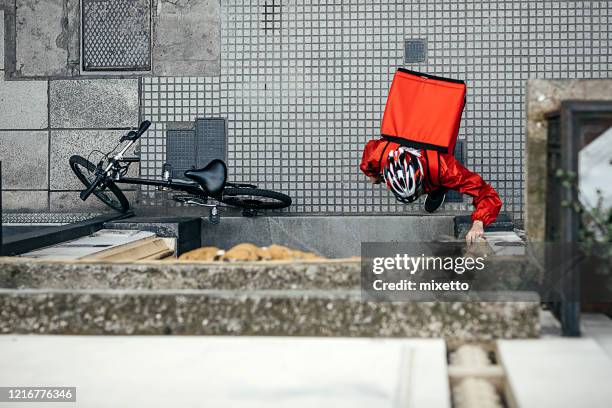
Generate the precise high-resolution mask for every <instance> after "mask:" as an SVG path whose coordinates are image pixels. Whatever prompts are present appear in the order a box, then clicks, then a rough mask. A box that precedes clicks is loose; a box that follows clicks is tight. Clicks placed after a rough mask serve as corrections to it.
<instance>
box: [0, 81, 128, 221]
mask: <svg viewBox="0 0 612 408" xmlns="http://www.w3.org/2000/svg"><path fill="white" fill-rule="evenodd" d="M138 116H139V102H138V80H137V79H93V80H50V81H40V80H30V81H7V80H1V81H0V160H2V162H3V190H4V191H3V207H4V209H5V210H7V211H20V212H51V213H63V212H101V211H108V209H107V208H106V207H104V205H103V204H102V203H100V202H99V201H98V200H96V199H95V197H92V199H90V200H88V201H87V202H82V201H81V200H80V199H79V197H78V194H77V192H78V191H79V190H81V189H82V185H81V184H80V182H79V181H78V179H77V178H76V177H75V176H74V175H73V173H72V170H71V169H70V166H69V164H68V159H69V158H70V156H72V155H73V154H79V155H82V156H84V157H87V156H88V155H89V154H90V152H92V151H93V150H98V151H100V152H105V153H106V152H108V151H110V150H111V149H113V148H114V147H115V146H116V145H117V143H118V142H119V138H120V137H121V136H122V135H123V134H124V133H125V132H126V131H127V130H128V129H130V128H133V127H136V126H137V125H138V120H139V117H138ZM99 157H100V155H99V153H94V154H93V155H92V158H91V160H92V161H94V162H95V161H97V160H99ZM131 171H132V175H138V174H139V172H138V166H137V165H133V166H132V170H131ZM127 195H128V198H131V199H132V200H133V199H134V198H135V192H134V191H130V190H129V189H128V191H127Z"/></svg>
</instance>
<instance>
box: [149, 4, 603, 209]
mask: <svg viewBox="0 0 612 408" xmlns="http://www.w3.org/2000/svg"><path fill="white" fill-rule="evenodd" d="M266 3H272V0H268V1H267V2H265V1H249V0H245V1H238V0H236V1H234V0H222V1H221V19H222V29H221V75H220V76H219V77H199V78H176V77H172V78H144V79H143V84H142V109H141V113H142V115H143V116H144V117H145V118H148V119H151V120H153V121H154V122H155V127H154V128H153V129H152V131H151V132H149V136H148V137H147V138H145V139H144V140H143V146H142V158H143V163H142V169H141V171H142V173H143V175H150V176H153V175H157V174H158V173H159V169H160V168H161V164H162V163H163V162H164V153H165V152H164V148H165V142H164V130H165V128H166V123H167V122H173V121H191V120H194V119H195V118H196V117H205V116H223V117H225V118H227V119H228V159H229V163H228V164H229V166H230V174H231V177H232V178H233V179H234V180H235V181H250V182H255V183H258V184H260V185H262V186H265V187H267V188H272V189H278V190H282V191H285V192H287V193H288V194H290V195H291V196H292V197H293V198H294V203H295V204H294V205H293V206H292V208H291V209H290V210H289V211H291V212H296V213H377V212H385V213H393V212H410V211H415V210H417V209H418V208H419V206H418V205H417V204H414V205H409V206H406V205H400V204H398V203H396V202H395V201H394V200H393V199H392V197H391V196H390V195H389V194H388V193H387V192H386V191H384V190H383V189H382V188H378V187H376V188H372V187H371V186H370V185H369V184H368V183H367V182H366V181H365V180H364V177H363V176H362V175H361V174H360V173H359V171H358V164H359V160H360V157H361V148H362V146H363V145H364V143H365V142H366V141H367V140H369V139H370V138H372V137H374V136H377V135H378V134H379V126H380V119H381V114H382V111H383V108H384V103H385V99H386V94H387V91H388V87H389V84H390V80H391V78H392V75H393V73H394V71H395V70H396V68H397V67H400V66H407V67H408V68H411V69H415V70H421V71H425V72H429V73H434V74H438V75H443V76H451V77H456V78H461V79H465V80H467V83H468V104H467V107H466V111H465V113H464V116H463V122H462V128H461V133H460V138H461V139H463V140H465V141H466V142H467V165H468V167H470V168H472V169H473V170H475V171H477V172H479V173H481V174H482V175H483V177H484V178H485V179H486V180H488V181H489V182H491V183H492V184H493V186H494V187H495V188H496V189H497V190H498V191H499V192H500V195H501V196H502V199H503V201H504V209H505V211H507V212H510V213H512V214H513V215H514V216H515V218H517V219H522V208H523V202H524V197H523V182H524V181H523V172H522V169H523V166H524V163H523V161H524V151H525V141H524V128H525V117H524V115H525V114H524V112H525V109H524V105H525V104H524V87H525V80H527V79H529V78H556V79H561V78H606V77H610V75H611V74H610V72H611V68H612V56H611V51H612V48H611V45H612V43H611V39H610V24H611V23H612V15H611V14H612V4H611V3H610V2H606V1H580V2H573V1H490V2H489V1H466V0H462V1H458V0H444V1H436V2H432V1H425V0H423V1H406V2H390V1H372V0H343V1H340V0H338V1H326V2H319V1H305V2H304V1H280V0H277V1H275V3H276V4H281V7H280V8H278V7H277V8H275V10H278V11H280V13H281V14H280V15H276V16H272V18H273V19H274V21H275V23H274V24H272V25H270V24H269V23H265V22H264V19H266V17H265V16H264V15H263V14H262V13H263V12H264V11H265V8H264V5H265V4H266ZM269 18H270V17H267V19H269ZM271 26H272V27H271ZM274 27H276V28H274ZM271 28H272V29H271ZM411 38H415V39H426V41H427V50H428V56H427V59H426V61H425V62H423V63H419V64H408V65H404V64H403V45H404V39H411ZM155 194H156V193H155V192H153V191H150V192H145V194H144V195H143V197H142V198H143V199H144V202H145V203H147V202H149V203H156V202H157V201H156V200H155ZM448 206H449V207H447V208H451V209H469V207H470V204H469V200H466V202H465V203H464V204H449V205H448Z"/></svg>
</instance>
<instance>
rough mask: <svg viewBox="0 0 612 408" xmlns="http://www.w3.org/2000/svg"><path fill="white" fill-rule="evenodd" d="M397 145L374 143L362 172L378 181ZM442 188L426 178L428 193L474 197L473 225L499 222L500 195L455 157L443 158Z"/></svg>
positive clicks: (366, 152) (369, 146) (367, 151)
mask: <svg viewBox="0 0 612 408" xmlns="http://www.w3.org/2000/svg"><path fill="white" fill-rule="evenodd" d="M397 146H398V145H397V144H396V143H393V142H392V143H387V141H386V140H382V139H380V140H373V141H370V142H369V143H368V144H367V145H366V148H365V149H364V151H363V158H362V160H361V166H360V168H361V171H362V172H364V173H365V174H366V175H367V176H371V177H378V176H380V174H381V169H383V168H384V166H385V165H386V161H387V155H388V152H389V150H391V149H394V148H397ZM419 159H420V160H421V164H422V165H423V170H424V171H425V172H426V173H427V172H428V171H430V169H431V168H430V166H428V163H427V160H425V155H422V156H421V157H420V158H419ZM439 163H440V164H439V181H438V183H439V185H438V184H432V183H431V182H430V181H429V180H430V177H428V174H425V185H424V190H425V193H430V192H431V191H434V190H436V189H438V188H440V187H442V188H447V189H450V190H455V191H458V192H460V193H463V194H468V195H470V196H472V197H473V200H472V203H473V205H474V207H475V209H474V212H472V221H475V220H480V221H482V222H483V224H484V225H485V226H486V225H489V224H491V223H492V222H493V221H495V219H496V218H497V214H499V210H500V209H501V206H502V202H501V200H500V198H499V195H498V194H497V192H496V191H495V190H494V189H493V187H491V185H490V184H487V183H486V182H485V181H484V180H483V179H482V177H480V175H478V174H476V173H473V172H471V171H469V170H468V169H466V168H465V167H463V166H462V165H461V163H459V162H458V161H457V159H455V157H454V156H453V155H452V154H443V153H441V154H440V162H439Z"/></svg>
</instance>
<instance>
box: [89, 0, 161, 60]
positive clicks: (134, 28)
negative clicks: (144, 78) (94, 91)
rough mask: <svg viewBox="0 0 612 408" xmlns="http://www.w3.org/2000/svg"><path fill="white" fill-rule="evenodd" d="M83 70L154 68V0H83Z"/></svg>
mask: <svg viewBox="0 0 612 408" xmlns="http://www.w3.org/2000/svg"><path fill="white" fill-rule="evenodd" d="M81 14H82V15H81V21H82V24H83V29H82V44H83V70H85V71H150V70H151V0H83V1H82V6H81Z"/></svg>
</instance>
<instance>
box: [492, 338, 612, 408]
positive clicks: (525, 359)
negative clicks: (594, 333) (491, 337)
mask: <svg viewBox="0 0 612 408" xmlns="http://www.w3.org/2000/svg"><path fill="white" fill-rule="evenodd" d="M497 346H498V351H499V356H500V360H501V364H502V365H503V366H504V368H505V371H506V376H507V379H508V386H509V389H510V393H511V396H512V398H513V401H512V402H513V404H511V406H517V407H522V408H531V407H534V408H535V407H537V408H542V407H591V408H604V407H606V408H607V407H609V406H610V401H612V388H611V387H610V379H611V378H612V360H611V359H610V358H609V357H608V355H607V354H606V353H605V352H604V351H603V350H602V349H601V348H600V347H599V346H598V344H597V343H596V342H595V341H594V340H593V339H575V338H574V339H568V338H555V339H542V340H501V341H498V345H497Z"/></svg>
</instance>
